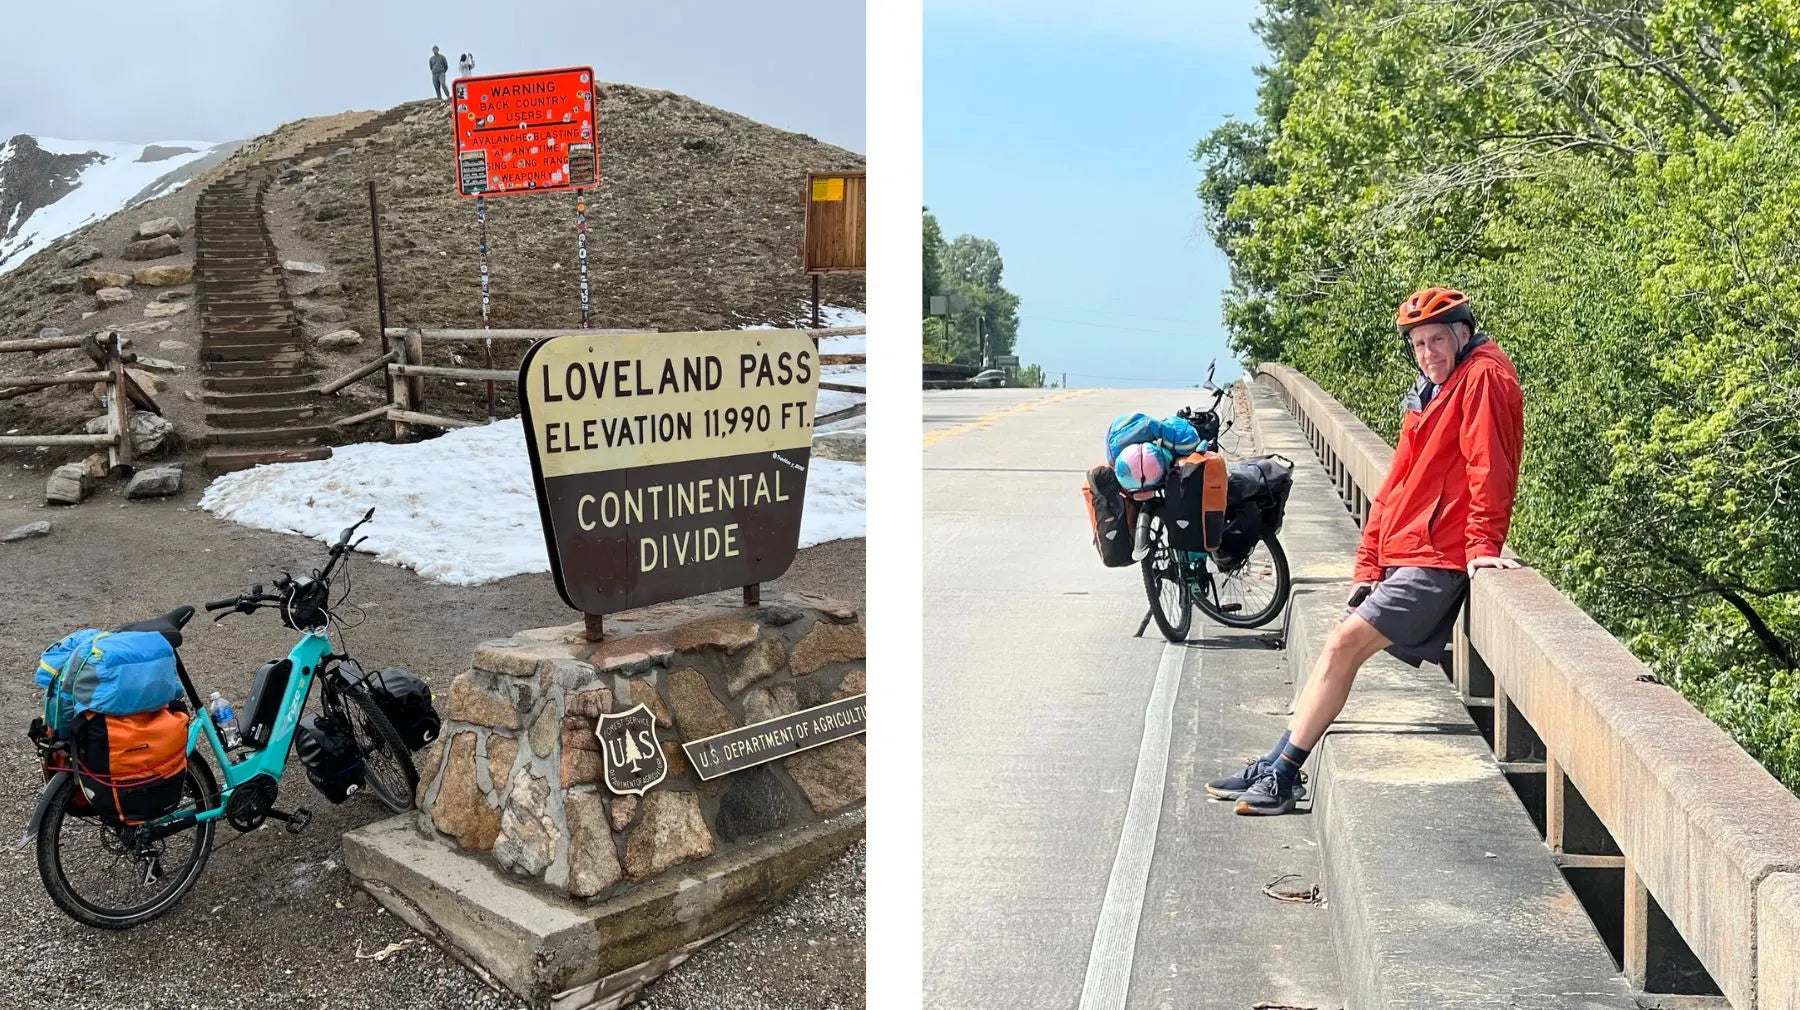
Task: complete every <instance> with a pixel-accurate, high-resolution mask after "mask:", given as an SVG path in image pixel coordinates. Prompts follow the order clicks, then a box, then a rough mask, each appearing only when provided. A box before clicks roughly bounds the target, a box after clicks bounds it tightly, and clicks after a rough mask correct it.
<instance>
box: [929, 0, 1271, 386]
mask: <svg viewBox="0 0 1800 1010" xmlns="http://www.w3.org/2000/svg"><path fill="white" fill-rule="evenodd" d="M1258 10H1259V4H1257V3H1256V2H1254V0H1217V2H1211V0H1209V2H1204V3H1196V2H1192V0H1145V2H1141V3H1137V4H1133V5H1131V8H1130V9H1129V10H1120V9H1117V8H1110V9H1105V10H1102V9H1100V5H1095V4H1087V3H1081V2H1079V0H926V2H925V5H924V15H925V26H924V38H925V54H924V79H925V88H924V92H925V94H924V100H925V101H924V119H925V131H924V133H925V136H924V158H925V203H926V206H928V207H930V208H931V211H932V213H934V214H935V215H936V216H937V219H938V223H939V224H940V225H941V226H942V227H943V230H944V237H945V239H946V240H948V239H952V238H954V237H955V236H957V235H960V234H964V233H968V234H974V235H979V236H981V237H983V238H989V239H993V240H994V241H995V242H996V243H998V244H999V246H1000V254H1001V256H1002V257H1003V258H1004V259H1005V262H1006V273H1005V278H1004V279H1005V283H1006V286H1007V287H1008V288H1009V289H1011V290H1012V291H1013V292H1014V293H1015V294H1017V295H1018V296H1019V299H1020V309H1019V317H1020V335H1019V344H1018V348H1017V353H1018V354H1019V355H1020V356H1021V358H1022V359H1023V360H1024V361H1026V362H1036V363H1038V364H1041V365H1043V366H1044V368H1045V369H1046V370H1047V371H1048V372H1050V373H1051V375H1052V376H1053V377H1060V374H1061V373H1062V372H1064V371H1066V372H1068V380H1069V385H1071V386H1158V385H1160V386H1171V385H1180V386H1186V385H1193V384H1195V383H1197V382H1199V381H1201V379H1202V378H1203V377H1204V375H1205V369H1206V363H1207V361H1208V359H1210V358H1213V357H1215V356H1216V357H1218V358H1219V359H1220V363H1219V378H1220V379H1221V380H1226V379H1230V378H1233V377H1235V376H1237V375H1238V374H1239V372H1240V369H1239V368H1238V366H1237V364H1236V363H1235V362H1234V361H1231V360H1230V358H1229V351H1228V350H1227V349H1226V346H1225V334H1224V326H1223V323H1222V322H1221V320H1220V314H1219V300H1220V293H1221V292H1222V291H1223V290H1224V289H1225V287H1226V285H1227V283H1228V280H1229V275H1228V272H1227V269H1226V264H1225V259H1224V257H1223V256H1222V255H1221V254H1220V253H1219V252H1218V250H1217V249H1216V248H1215V247H1214V246H1213V244H1212V240H1211V239H1210V238H1209V237H1208V236H1207V235H1206V231H1205V227H1204V225H1203V224H1202V222H1201V218H1200V202H1199V200H1198V199H1196V198H1195V196H1194V187H1195V186H1196V185H1197V184H1198V182H1199V179H1200V172H1199V166H1198V165H1196V164H1195V163H1194V162H1193V161H1192V160H1191V159H1190V157H1189V155H1190V152H1191V151H1192V149H1193V146H1194V143H1195V142H1196V141H1197V140H1199V139H1200V138H1201V137H1202V136H1204V135H1205V134H1206V133H1207V132H1208V131H1210V130H1211V129H1212V128H1213V127H1214V126H1216V125H1218V124H1219V123H1220V122H1222V121H1223V120H1224V119H1225V117H1226V116H1227V115H1233V114H1234V115H1236V116H1237V117H1238V118H1240V119H1250V118H1253V116H1254V110H1255V104H1256V76H1255V74H1254V73H1253V72H1252V70H1251V68H1252V67H1254V66H1255V65H1256V64H1258V63H1261V62H1265V61H1266V58H1267V54H1266V52H1265V51H1264V50H1263V48H1262V46H1261V43H1259V42H1258V41H1257V39H1256V37H1255V35H1254V34H1253V33H1252V32H1251V31H1250V28H1249V23H1250V21H1251V20H1252V19H1253V18H1254V17H1255V16H1256V14H1257V12H1258Z"/></svg>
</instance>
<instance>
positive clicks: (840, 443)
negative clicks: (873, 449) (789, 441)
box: [812, 431, 868, 463]
mask: <svg viewBox="0 0 1800 1010" xmlns="http://www.w3.org/2000/svg"><path fill="white" fill-rule="evenodd" d="M812 444H813V455H814V456H817V457H819V458H820V459H836V460H843V461H845V462H849V463H862V462H864V461H865V460H866V458H867V456H868V449H867V445H868V436H867V435H866V434H865V433H864V432H861V431H828V432H825V433H823V434H820V435H814V436H813V441H812Z"/></svg>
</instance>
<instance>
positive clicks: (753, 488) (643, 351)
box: [519, 330, 819, 614]
mask: <svg viewBox="0 0 1800 1010" xmlns="http://www.w3.org/2000/svg"><path fill="white" fill-rule="evenodd" d="M818 362H819V356H818V351H817V349H816V348H815V347H814V346H813V341H812V338H811V337H809V336H808V335H807V334H805V333H803V332H801V331H799V330H752V331H737V332H731V333H634V334H627V335H623V336H618V335H605V336H602V335H599V334H591V335H590V334H580V333H571V334H568V335H566V336H557V337H551V338H549V339H548V340H540V341H538V342H537V343H536V344H534V345H532V347H531V349H530V350H529V351H527V352H526V354H525V360H524V361H523V362H522V363H521V364H520V365H519V389H520V394H519V398H520V409H521V413H522V415H523V420H524V424H525V432H526V443H527V445H528V446H529V449H530V455H531V467H532V472H533V475H534V476H535V478H536V481H537V493H538V508H539V510H540V512H541V513H542V517H543V523H544V539H545V542H546V545H547V547H548V548H549V552H550V570H551V572H552V573H553V574H554V576H555V578H556V588H557V591H558V592H560V593H561V594H562V598H563V601H564V602H566V603H567V604H568V605H569V606H570V607H573V608H574V609H576V610H579V611H581V612H582V613H585V614H610V613H618V612H619V611H623V610H631V609H633V608H636V607H642V606H647V605H649V604H652V603H660V602H663V601H666V600H674V599H680V598H681V597H684V596H698V595H700V594H703V593H711V592H717V591H718V590H721V589H730V588H733V587H736V586H747V585H752V584H755V583H760V582H769V581H771V580H773V579H776V578H778V577H780V575H781V574H782V573H783V572H785V571H787V568H788V565H790V564H791V563H792V562H793V560H794V552H795V550H796V548H797V547H798V544H799V539H800V516H801V512H802V507H803V505H804V500H805V495H806V472H807V468H808V466H809V465H810V457H811V455H812V428H813V408H814V405H815V403H816V402H817V400H818V391H819V364H818Z"/></svg>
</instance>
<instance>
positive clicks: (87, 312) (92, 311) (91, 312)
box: [81, 309, 100, 319]
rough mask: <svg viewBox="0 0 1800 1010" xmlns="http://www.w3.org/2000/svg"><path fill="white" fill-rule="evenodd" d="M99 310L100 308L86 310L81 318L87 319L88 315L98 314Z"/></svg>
mask: <svg viewBox="0 0 1800 1010" xmlns="http://www.w3.org/2000/svg"><path fill="white" fill-rule="evenodd" d="M99 311H100V310H99V309H89V310H87V311H86V312H83V313H82V314H81V318H83V319H86V318H87V317H89V316H91V315H95V314H97V313H98V312H99Z"/></svg>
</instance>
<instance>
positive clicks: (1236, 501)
mask: <svg viewBox="0 0 1800 1010" xmlns="http://www.w3.org/2000/svg"><path fill="white" fill-rule="evenodd" d="M1293 468H1294V464H1293V463H1292V461H1290V460H1288V459H1287V457H1285V456H1279V455H1268V456H1256V457H1253V458H1251V459H1248V460H1245V461H1244V462H1242V463H1233V464H1231V471H1230V474H1229V480H1228V484H1227V489H1226V519H1225V535H1224V536H1223V537H1222V538H1221V539H1220V543H1219V549H1218V550H1217V551H1215V552H1214V554H1215V556H1216V557H1218V559H1219V560H1220V562H1221V564H1223V565H1224V566H1225V567H1226V568H1231V567H1233V566H1235V565H1236V564H1237V563H1239V562H1242V561H1243V560H1244V559H1245V558H1247V557H1249V556H1250V552H1251V551H1253V550H1255V549H1256V543H1257V541H1258V540H1260V539H1262V535H1263V533H1264V532H1268V533H1278V532H1280V530H1281V521H1282V519H1283V518H1285V517H1286V515H1287V500H1288V494H1289V492H1291V491H1292V490H1293V488H1294V475H1293Z"/></svg>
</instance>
